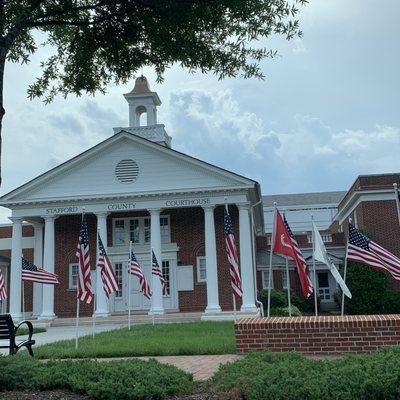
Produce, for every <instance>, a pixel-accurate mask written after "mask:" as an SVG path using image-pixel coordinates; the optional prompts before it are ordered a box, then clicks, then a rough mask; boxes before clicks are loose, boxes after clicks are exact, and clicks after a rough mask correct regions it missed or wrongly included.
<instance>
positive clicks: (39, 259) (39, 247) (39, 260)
mask: <svg viewBox="0 0 400 400" xmlns="http://www.w3.org/2000/svg"><path fill="white" fill-rule="evenodd" d="M33 230H34V235H35V237H34V248H33V263H34V264H35V265H36V266H37V267H42V266H43V224H41V223H34V224H33ZM42 302H43V285H42V284H41V283H34V284H33V316H34V317H38V316H39V315H40V314H41V313H42Z"/></svg>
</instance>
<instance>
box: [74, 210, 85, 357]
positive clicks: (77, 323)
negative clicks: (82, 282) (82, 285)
mask: <svg viewBox="0 0 400 400" xmlns="http://www.w3.org/2000/svg"><path fill="white" fill-rule="evenodd" d="M84 216H85V207H82V219H81V224H82V223H83V218H84ZM79 235H80V233H79ZM78 279H79V271H78ZM78 287H79V282H77V285H76V292H77V293H76V294H78ZM79 306H80V304H79V297H78V296H76V324H75V328H76V332H75V349H76V350H78V336H79V333H78V331H79Z"/></svg>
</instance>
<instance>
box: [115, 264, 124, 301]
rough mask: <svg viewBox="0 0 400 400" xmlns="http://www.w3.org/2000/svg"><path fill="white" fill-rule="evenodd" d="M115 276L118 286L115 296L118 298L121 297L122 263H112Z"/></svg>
mask: <svg viewBox="0 0 400 400" xmlns="http://www.w3.org/2000/svg"><path fill="white" fill-rule="evenodd" d="M114 270H115V277H116V278H117V283H118V288H119V290H117V291H116V292H115V298H117V299H120V298H121V297H122V271H123V269H122V263H115V264H114Z"/></svg>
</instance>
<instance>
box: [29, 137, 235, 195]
mask: <svg viewBox="0 0 400 400" xmlns="http://www.w3.org/2000/svg"><path fill="white" fill-rule="evenodd" d="M127 158H131V159H133V160H134V161H136V163H137V164H138V166H139V175H138V178H137V179H136V181H135V182H134V183H130V184H126V183H125V184H124V183H120V182H119V181H118V180H117V178H116V177H115V166H116V164H117V163H118V162H119V161H121V160H122V159H127ZM235 184H236V185H239V183H238V182H235V181H234V180H231V179H228V178H226V177H224V176H222V174H221V175H220V174H217V173H212V172H210V171H208V170H206V169H204V168H201V167H196V166H194V165H192V164H190V163H189V162H186V161H181V160H179V159H177V158H176V157H174V156H173V154H171V155H168V154H164V153H161V152H158V151H157V150H156V149H151V148H149V147H147V146H145V145H142V144H137V143H135V142H133V141H132V140H128V139H126V138H125V139H124V140H122V141H118V142H117V143H115V144H114V145H113V146H110V147H108V148H107V149H106V150H105V151H103V152H101V153H97V154H96V156H94V157H92V158H91V159H89V160H86V162H85V163H84V164H83V163H80V164H79V165H77V166H76V167H73V168H72V169H70V170H69V171H67V172H64V173H63V174H61V175H56V176H55V177H54V178H53V179H52V180H51V181H48V182H46V183H45V184H43V185H42V186H41V187H38V188H36V189H33V190H31V191H29V192H27V193H25V194H24V196H23V199H29V200H37V199H51V198H63V197H67V198H68V197H73V196H76V195H82V196H84V195H96V194H99V195H107V194H115V193H118V194H125V193H126V194H132V195H134V194H135V193H143V192H149V191H150V192H151V191H163V190H170V189H171V188H174V189H176V190H184V189H193V188H202V187H216V188H223V187H224V186H233V185H235Z"/></svg>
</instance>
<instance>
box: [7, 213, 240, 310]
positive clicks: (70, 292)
mask: <svg viewBox="0 0 400 400" xmlns="http://www.w3.org/2000/svg"><path fill="white" fill-rule="evenodd" d="M162 214H168V215H170V229H171V242H172V243H176V244H177V245H178V247H179V251H178V255H177V258H178V264H180V265H193V279H194V290H193V291H184V292H178V307H179V311H183V312H191V311H204V309H205V308H206V306H207V285H206V283H205V282H198V281H197V271H196V268H197V266H196V264H197V257H199V256H204V255H205V247H204V246H205V245H204V243H205V239H204V211H203V209H202V208H200V207H197V208H181V209H170V210H164V211H163V213H162ZM230 214H231V219H232V225H233V229H234V231H235V237H236V238H237V247H238V251H240V242H239V221H238V210H237V208H236V207H231V208H230ZM144 215H149V214H148V213H147V212H145V211H138V212H130V213H118V214H112V215H109V216H108V218H107V231H108V238H107V242H108V246H112V242H113V239H112V219H113V218H116V217H118V218H123V217H138V216H144ZM214 218H215V231H216V242H217V263H218V289H219V301H220V306H221V308H222V310H232V308H233V305H232V291H231V287H230V276H229V269H228V265H227V258H226V253H225V242H224V236H223V206H220V207H216V209H215V213H214ZM86 219H87V224H88V232H89V246H90V255H91V260H92V261H91V264H92V268H94V267H95V260H96V232H97V221H96V216H95V215H93V214H87V215H86ZM80 223H81V216H80V215H68V216H60V217H59V218H57V219H56V220H55V273H56V274H58V276H59V280H60V284H59V285H58V286H56V290H55V296H54V312H55V314H56V315H57V316H58V317H73V316H74V315H75V313H76V290H74V289H69V264H71V263H76V256H75V253H76V245H77V240H78V235H79V229H80ZM11 234H12V228H11V227H2V228H0V235H1V237H3V238H4V237H11ZM23 236H33V228H32V227H31V226H24V227H23ZM239 254H240V253H239ZM0 255H3V256H6V257H10V255H11V250H4V251H0ZM24 256H25V257H26V258H27V259H28V260H29V261H33V249H25V250H24ZM9 277H10V274H8V279H9ZM8 287H9V284H8ZM32 287H33V285H32V284H31V283H26V284H25V299H26V300H25V304H26V306H25V308H26V310H27V311H32ZM237 306H238V307H240V302H239V303H238V304H237ZM80 307H81V315H82V316H90V315H92V312H93V305H86V304H83V303H81V306H80Z"/></svg>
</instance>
